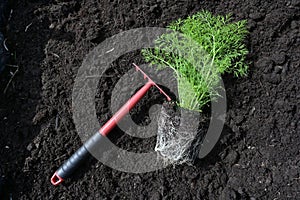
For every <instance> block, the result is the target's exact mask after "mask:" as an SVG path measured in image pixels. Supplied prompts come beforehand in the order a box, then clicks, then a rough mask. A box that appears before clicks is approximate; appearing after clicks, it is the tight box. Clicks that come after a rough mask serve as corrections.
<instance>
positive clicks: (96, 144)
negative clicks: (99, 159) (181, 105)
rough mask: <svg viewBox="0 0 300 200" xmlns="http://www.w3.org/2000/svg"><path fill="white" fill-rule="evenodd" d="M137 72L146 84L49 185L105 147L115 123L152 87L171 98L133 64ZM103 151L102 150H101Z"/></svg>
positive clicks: (84, 145)
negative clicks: (139, 72)
mask: <svg viewBox="0 0 300 200" xmlns="http://www.w3.org/2000/svg"><path fill="white" fill-rule="evenodd" d="M134 66H135V67H136V69H137V70H138V71H141V72H142V73H143V75H144V77H145V78H147V79H148V82H147V83H146V84H145V85H144V86H143V87H142V88H141V89H140V90H139V91H138V92H137V93H135V94H134V96H133V97H131V98H130V99H129V100H128V101H127V102H126V104H125V105H124V106H122V107H121V108H120V109H119V111H118V112H117V113H116V114H115V115H114V116H113V117H112V118H111V119H110V120H108V121H107V122H106V123H105V124H104V126H102V128H101V129H100V130H99V132H97V133H96V134H95V135H94V136H93V137H91V138H90V139H89V140H88V141H86V142H85V143H84V144H83V146H82V147H80V148H79V149H78V150H77V151H76V152H75V153H74V154H73V155H72V156H71V157H70V158H69V159H68V160H67V161H65V162H64V164H63V165H62V166H61V167H60V168H59V169H58V170H57V171H56V172H55V173H54V174H53V176H52V177H51V183H52V184H53V185H59V184H60V183H62V182H63V181H64V179H66V178H69V177H70V176H71V175H72V174H73V172H74V171H75V170H76V169H77V168H78V167H79V166H80V165H81V164H82V163H83V162H84V161H85V160H86V159H87V158H88V157H89V156H90V153H89V150H91V149H95V148H100V150H101V146H102V147H103V146H105V145H104V143H103V142H105V140H107V138H106V136H107V135H108V133H109V132H110V131H111V130H112V129H113V128H114V127H115V126H116V125H117V123H118V122H119V121H120V120H121V119H122V118H123V117H124V116H125V115H126V114H127V113H128V112H129V111H130V110H131V109H132V108H133V107H134V106H135V105H136V104H137V103H138V102H139V100H140V99H141V98H142V97H143V96H144V95H145V94H146V93H147V91H148V90H149V89H150V88H151V87H152V86H155V87H157V88H158V89H159V90H160V92H161V93H163V94H164V95H165V96H166V97H167V100H168V101H170V100H171V98H170V97H169V96H168V95H167V94H166V93H165V92H164V91H163V90H162V89H161V88H160V87H159V86H158V85H156V84H155V83H154V82H153V81H152V80H151V79H150V78H149V77H148V76H147V75H146V74H145V73H144V72H143V71H142V70H141V69H140V68H139V67H138V66H137V65H135V64H134ZM103 150H104V149H103Z"/></svg>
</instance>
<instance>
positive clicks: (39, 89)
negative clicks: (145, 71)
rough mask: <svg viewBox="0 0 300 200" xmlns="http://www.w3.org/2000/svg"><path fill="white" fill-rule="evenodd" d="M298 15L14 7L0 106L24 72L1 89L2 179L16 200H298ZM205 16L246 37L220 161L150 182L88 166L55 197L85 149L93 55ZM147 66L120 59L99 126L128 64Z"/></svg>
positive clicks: (257, 2)
mask: <svg viewBox="0 0 300 200" xmlns="http://www.w3.org/2000/svg"><path fill="white" fill-rule="evenodd" d="M299 6H300V2H299V1H297V0H274V1H273V0H272V1H270V0H267V1H262V0H220V1H217V0H214V1H211V0H204V1H166V0H147V1H146V0H142V1H128V0H122V1H121V0H102V1H98V2H97V1H92V0H84V1H75V0H71V1H64V0H60V1H59V0H57V1H41V0H37V1H33V0H32V1H29V0H27V1H26V0H20V1H18V2H17V3H16V5H15V9H14V12H13V15H12V19H11V22H10V27H9V30H8V41H9V43H10V49H11V52H12V53H13V56H12V61H11V62H12V63H13V64H14V65H16V66H18V67H19V72H18V73H17V74H16V76H15V77H14V79H13V81H12V83H11V84H10V86H9V88H8V90H7V91H6V94H3V90H4V88H5V86H6V85H7V82H8V81H9V79H10V76H11V75H10V74H9V72H10V71H12V72H14V71H15V69H16V68H14V67H8V68H7V69H6V71H5V73H3V74H2V75H1V87H0V88H1V93H0V119H1V120H0V136H1V140H0V162H1V171H2V172H3V173H4V174H5V175H6V176H7V177H9V179H10V182H11V185H10V186H11V193H12V195H13V199H63V198H64V199H100V198H101V199H218V198H219V199H297V198H299V196H300V186H299V185H300V169H299V167H300V150H299V146H300V136H299V134H300V122H299V116H300V110H299V101H300V92H299V85H300V83H299V78H300V66H299V65H300V63H299V62H300V61H299V60H300V50H299V44H300V38H299V35H300V32H299V29H300V12H299V11H300V9H299ZM201 9H207V10H209V11H211V12H212V13H214V14H227V13H232V14H233V18H234V20H241V19H247V20H248V22H249V23H248V27H249V31H250V34H249V37H248V38H247V40H246V44H247V47H248V49H249V50H250V53H249V56H248V62H249V63H250V71H249V75H248V77H245V78H239V79H237V78H231V76H229V75H225V76H224V77H223V80H224V82H225V86H226V92H227V98H228V102H227V103H228V113H227V117H226V126H225V129H224V131H223V134H222V137H221V138H220V141H219V143H218V144H217V145H216V147H215V148H214V150H213V151H212V152H211V153H210V154H209V155H208V156H207V157H206V158H205V159H203V160H200V161H198V162H197V163H196V164H195V165H194V166H189V165H180V166H176V167H175V168H174V167H171V166H170V167H168V168H166V169H163V170H158V171H155V172H151V173H145V174H130V173H124V172H119V171H116V170H113V169H110V168H108V167H106V166H104V165H102V164H101V163H99V162H95V161H92V162H88V163H86V165H85V166H84V167H83V168H82V169H81V170H80V171H79V172H78V174H77V175H75V177H74V178H73V179H70V180H67V181H66V182H65V183H64V184H63V185H61V186H59V187H54V186H52V185H51V184H50V177H51V175H52V174H53V172H54V171H55V170H56V169H57V167H58V166H59V165H60V164H61V163H62V162H63V161H64V160H65V159H66V158H68V157H69V156H70V155H71V154H72V153H73V152H74V151H75V149H77V148H78V147H79V146H80V145H81V141H80V139H79V137H78V135H77V133H76V131H75V127H74V124H73V122H72V109H71V92H72V86H73V82H74V78H75V76H76V73H77V70H78V68H79V67H80V65H81V63H82V61H83V59H84V57H85V55H86V54H87V53H88V52H89V51H91V50H92V49H93V47H95V46H96V45H97V44H99V43H100V42H101V41H103V40H104V39H105V38H107V37H110V36H112V35H114V34H117V33H119V32H121V31H124V30H129V29H132V28H137V27H146V26H158V27H165V26H166V25H167V24H168V23H170V22H171V21H173V20H176V19H178V18H180V17H181V18H184V17H186V16H188V15H191V14H193V13H195V12H197V11H200V10H201ZM26 27H27V28H26ZM139 59H140V57H139V56H138V55H137V54H134V53H133V54H130V55H128V57H126V56H125V57H122V58H120V60H119V61H118V62H116V64H115V65H114V66H113V67H112V69H111V71H110V72H109V73H111V74H112V75H113V77H112V78H111V79H110V80H108V79H107V80H102V83H103V86H101V84H100V88H99V91H100V92H99V95H98V97H97V101H98V104H97V105H98V106H97V112H98V114H99V115H98V117H99V119H101V120H100V121H101V123H103V122H104V121H105V120H106V119H108V117H109V115H110V113H109V110H108V108H109V107H108V106H109V98H110V97H109V95H108V94H110V91H111V90H112V88H111V87H109V85H110V83H111V84H113V83H115V82H116V81H118V78H117V77H118V76H117V75H118V74H122V73H124V71H126V68H121V67H120V66H121V64H122V63H123V65H124V63H125V64H126V63H130V62H131V61H133V60H134V61H136V60H137V61H136V62H138V61H139ZM120 63H121V64H120ZM119 64H120V65H119ZM118 66H119V68H118ZM107 81H108V83H109V84H106V85H105V82H107ZM109 81H110V82H109ZM148 101H152V99H151V98H150V100H148ZM153 101H154V100H153ZM146 103H147V102H146ZM148 103H151V102H148ZM127 142H128V141H127ZM119 143H120V145H122V141H119ZM136 145H138V144H136ZM83 172H85V173H83Z"/></svg>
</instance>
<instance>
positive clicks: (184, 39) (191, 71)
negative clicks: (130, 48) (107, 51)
mask: <svg viewBox="0 0 300 200" xmlns="http://www.w3.org/2000/svg"><path fill="white" fill-rule="evenodd" d="M168 28H169V29H171V30H173V31H171V32H170V33H166V34H163V35H161V36H160V37H159V38H158V39H157V40H156V41H155V47H154V48H153V49H143V50H142V54H143V56H144V58H145V60H146V61H147V62H150V64H152V65H156V66H157V67H158V69H162V68H165V67H170V68H171V69H173V70H174V72H175V75H176V76H177V81H178V94H179V106H181V107H183V108H186V109H190V110H196V111H201V108H202V107H203V106H204V105H205V104H207V103H208V102H209V101H210V100H213V99H211V98H214V97H216V96H217V95H218V93H217V92H216V86H217V85H218V83H219V74H223V73H233V74H234V75H235V76H236V77H239V76H244V75H246V74H247V69H248V65H247V64H246V63H245V57H246V55H247V53H248V51H247V49H246V47H245V45H244V44H243V41H244V39H245V36H246V35H247V33H248V31H247V29H246V21H245V20H242V21H238V22H231V17H230V15H226V16H213V15H212V14H211V13H210V12H208V11H201V12H199V13H196V14H195V15H192V16H189V17H188V18H187V19H184V20H181V19H179V20H177V21H175V22H173V23H171V24H170V25H169V26H168ZM179 33H180V34H179Z"/></svg>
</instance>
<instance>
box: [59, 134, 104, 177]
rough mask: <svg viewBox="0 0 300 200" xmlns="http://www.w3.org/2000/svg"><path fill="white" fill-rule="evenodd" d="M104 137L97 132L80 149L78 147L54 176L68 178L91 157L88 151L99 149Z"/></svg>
mask: <svg viewBox="0 0 300 200" xmlns="http://www.w3.org/2000/svg"><path fill="white" fill-rule="evenodd" d="M104 138H105V136H103V135H101V134H100V133H99V132H97V133H96V134H95V135H94V136H92V137H91V138H90V139H89V140H87V141H86V142H85V143H84V145H83V146H82V147H80V148H79V149H78V150H77V151H76V152H75V153H74V154H73V155H72V156H71V157H70V158H69V159H68V160H66V161H65V162H64V164H63V165H62V166H61V167H60V168H59V169H58V170H57V171H56V174H57V175H58V176H59V177H61V178H63V179H66V178H69V177H70V176H71V175H72V174H73V173H74V171H75V170H76V169H77V168H78V167H79V166H80V165H81V164H82V163H83V162H85V161H86V160H87V158H89V157H90V156H91V154H90V153H89V151H88V150H91V149H94V148H99V149H100V148H101V143H102V141H103V140H104Z"/></svg>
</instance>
